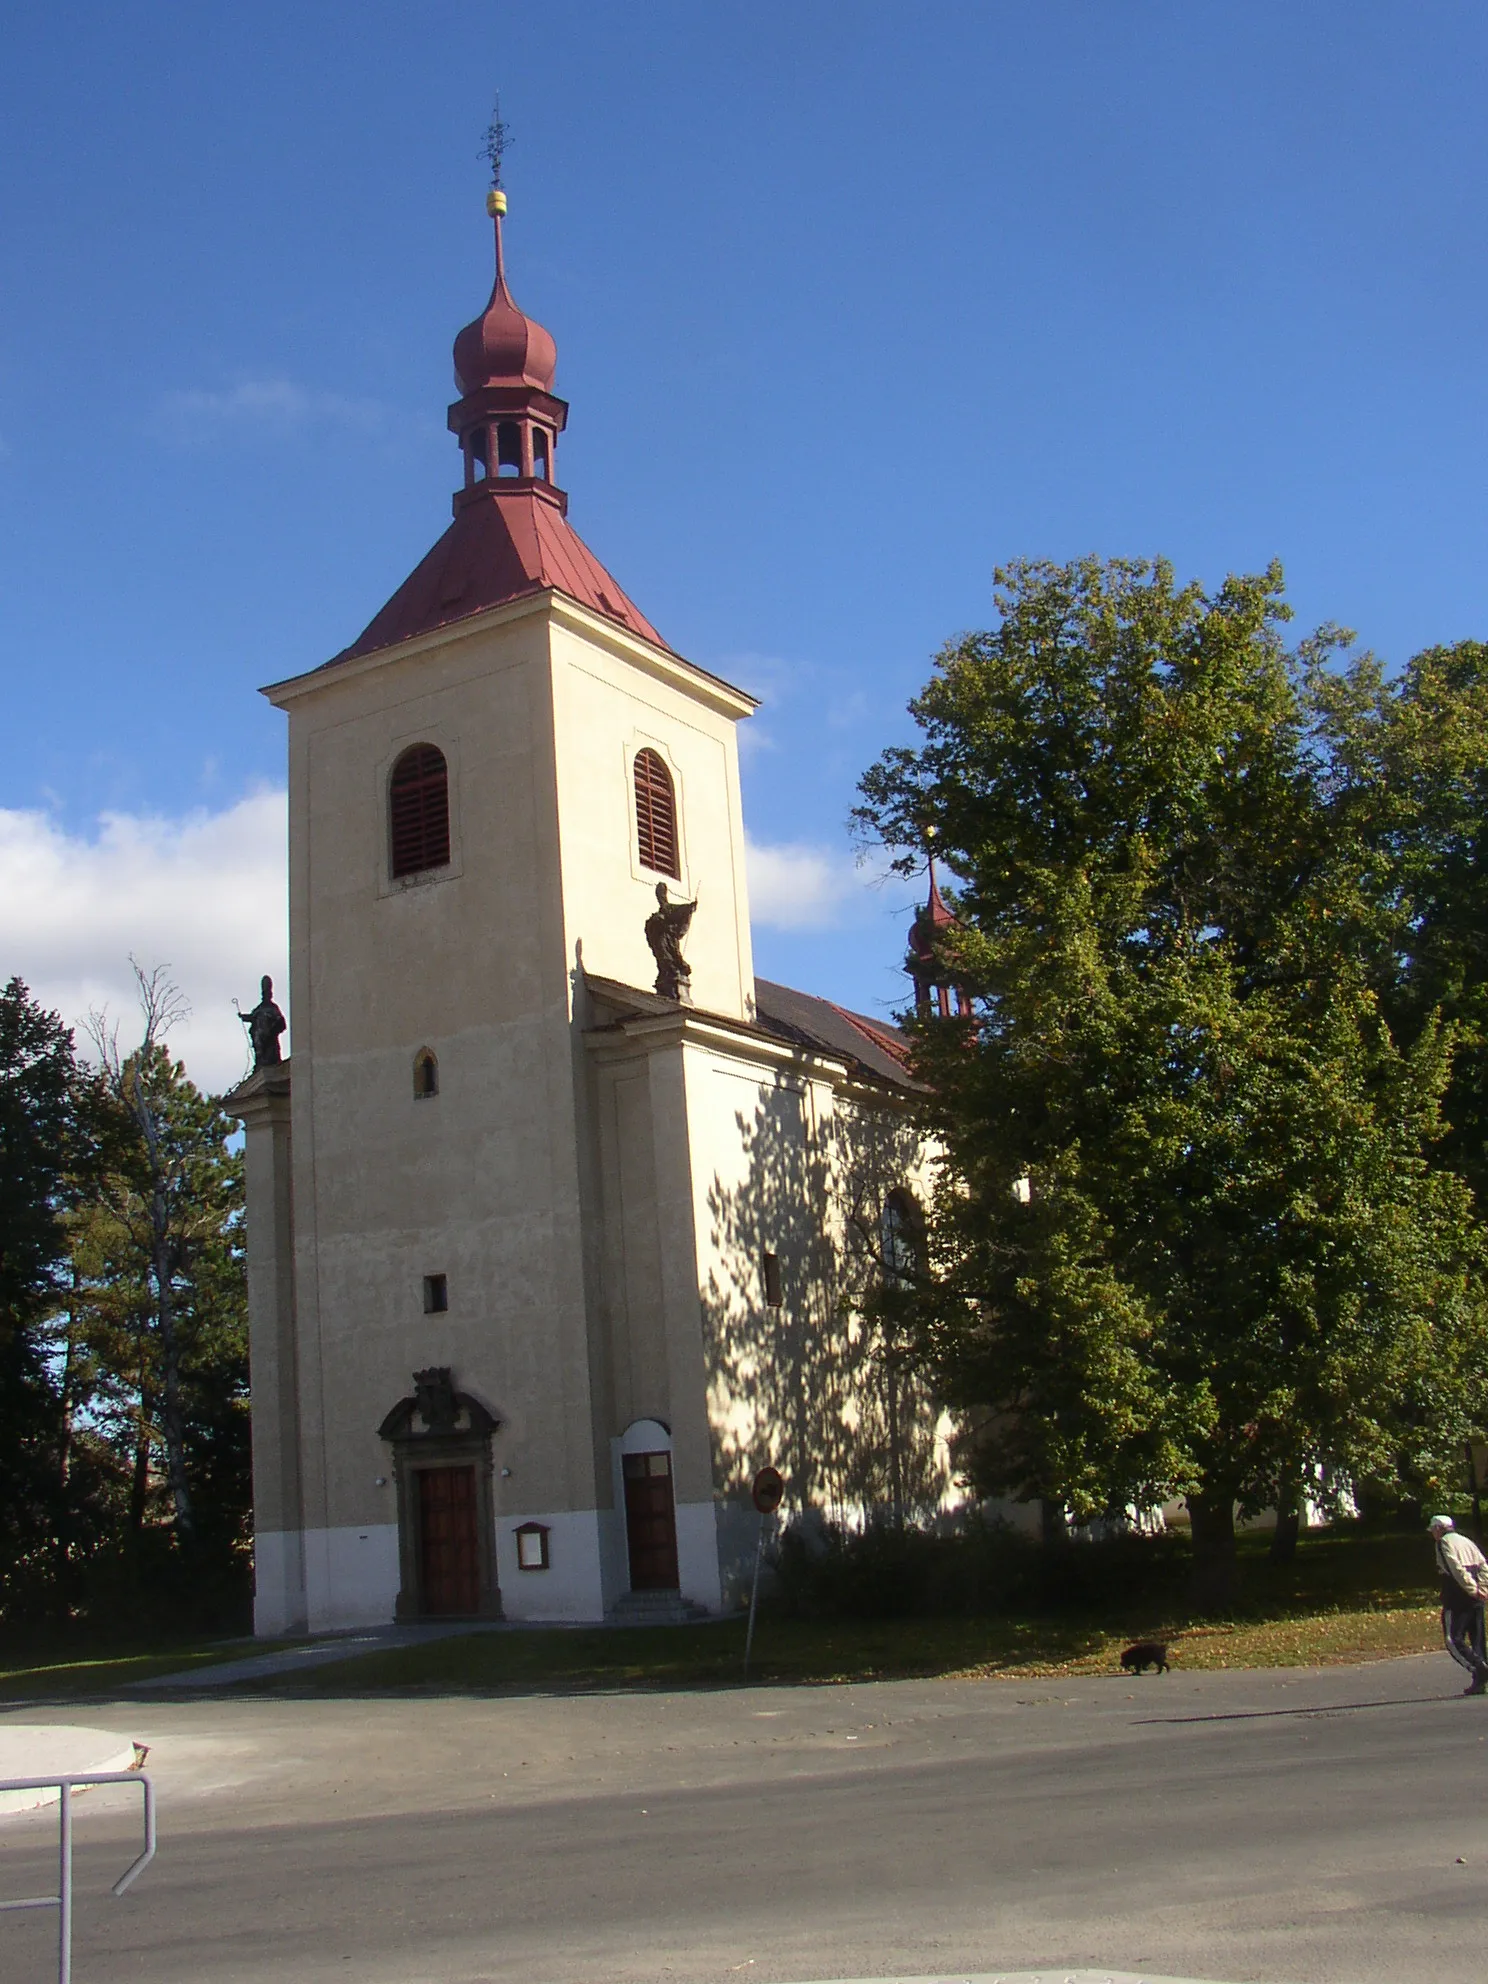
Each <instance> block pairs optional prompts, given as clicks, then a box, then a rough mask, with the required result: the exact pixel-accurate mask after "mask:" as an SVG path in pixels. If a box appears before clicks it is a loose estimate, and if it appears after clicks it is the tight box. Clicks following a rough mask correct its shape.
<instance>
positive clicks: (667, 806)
mask: <svg viewBox="0 0 1488 1984" xmlns="http://www.w3.org/2000/svg"><path fill="white" fill-rule="evenodd" d="M635 800H636V841H637V844H638V847H637V851H638V852H639V854H640V857H641V866H642V867H643V868H650V869H651V870H652V871H653V872H654V873H655V874H658V875H670V876H671V877H672V879H673V881H680V880H681V878H682V864H681V862H680V860H679V859H678V858H677V794H676V791H675V789H674V787H673V785H672V775H671V773H670V772H669V771H668V770H667V768H666V761H665V760H664V759H663V757H662V755H661V753H660V752H659V751H653V750H652V749H651V747H650V746H649V745H647V747H646V748H645V750H643V751H637V752H636V760H635Z"/></svg>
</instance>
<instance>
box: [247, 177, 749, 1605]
mask: <svg viewBox="0 0 1488 1984" xmlns="http://www.w3.org/2000/svg"><path fill="white" fill-rule="evenodd" d="M488 207H489V211H490V215H491V219H492V222H493V225H494V232H495V244H494V246H495V280H494V284H493V287H492V290H491V295H490V299H489V301H488V303H487V304H486V307H485V309H484V311H483V312H482V313H481V315H480V316H478V317H477V318H476V319H475V320H474V321H473V322H472V323H470V324H468V325H467V326H466V327H465V329H464V330H462V331H461V332H460V334H459V336H458V337H457V339H456V340H455V347H454V361H455V382H456V387H457V390H458V393H459V398H458V399H457V400H456V401H455V403H454V405H453V406H451V408H450V409H449V426H450V428H451V430H452V432H453V433H454V435H455V436H456V438H457V440H458V443H459V449H460V457H461V464H462V475H461V486H460V487H459V488H458V490H457V491H456V493H455V497H454V521H453V523H452V524H451V526H450V528H449V529H448V530H447V531H446V532H445V534H444V536H443V537H442V538H441V539H440V540H439V542H438V543H437V544H436V545H435V546H434V548H433V550H432V551H430V553H429V554H428V556H427V557H426V558H425V559H424V560H423V561H422V563H421V564H420V565H419V566H418V567H417V569H416V570H415V571H414V572H413V573H412V574H411V575H410V576H409V578H408V579H407V580H406V581H405V582H404V583H403V585H401V586H400V587H399V588H398V590H397V591H396V592H395V593H394V595H393V596H392V598H391V599H390V600H389V601H388V603H387V604H386V605H385V606H384V607H383V608H382V610H381V611H380V612H379V613H378V614H377V615H376V617H375V618H374V619H373V620H372V622H371V624H370V625H369V626H368V627H367V629H366V631H365V632H364V633H363V634H362V635H361V636H360V638H359V639H358V640H356V641H354V642H353V643H352V644H351V646H350V647H348V648H346V649H345V650H344V651H343V652H342V653H340V654H338V655H337V656H335V657H334V659H332V660H331V661H329V662H327V663H326V664H325V665H324V666H322V667H319V668H316V669H314V670H313V671H312V672H310V673H309V674H304V675H299V676H296V677H294V678H292V679H291V680H288V681H284V682H280V683H277V684H276V685H275V686H274V687H272V688H270V689H268V690H267V691H265V693H266V694H267V695H268V697H269V699H270V700H271V701H272V702H273V703H274V704H275V706H276V707H277V708H279V709H282V710H284V711H285V712H286V713H287V715H288V719H289V794H290V849H291V854H290V868H291V872H290V953H291V961H290V979H291V985H290V992H291V1011H292V1014H293V1023H294V1033H293V1055H292V1061H291V1062H290V1063H289V1064H286V1066H285V1067H284V1068H283V1069H282V1070H281V1069H274V1070H264V1071H262V1073H261V1074H255V1075H254V1076H253V1077H251V1078H250V1080H249V1082H248V1083H246V1084H245V1085H244V1087H243V1089H242V1090H241V1091H240V1092H239V1106H240V1108H241V1111H242V1114H243V1116H244V1120H245V1122H246V1123H247V1125H248V1143H249V1154H248V1164H249V1171H250V1193H251V1195H252V1199H253V1204H252V1206H251V1208H250V1221H251V1228H252V1231H251V1239H250V1253H251V1256H252V1258H251V1260H250V1284H251V1286H250V1305H251V1308H252V1312H253V1360H254V1428H255V1433H254V1438H255V1448H254V1467H255V1504H256V1530H257V1539H256V1559H257V1624H258V1630H259V1631H260V1632H275V1631H281V1630H293V1629H294V1628H296V1627H303V1626H308V1627H309V1628H311V1629H312V1630H313V1629H316V1628H319V1627H324V1626H330V1625H349V1624H355V1623H358V1622H361V1621H374V1620H381V1619H386V1618H388V1617H390V1616H391V1615H392V1611H393V1607H394V1604H395V1602H396V1604H397V1606H398V1609H399V1610H400V1612H402V1613H403V1614H405V1615H406V1614H409V1613H417V1612H419V1611H426V1610H445V1611H452V1612H456V1613H472V1614H481V1613H488V1614H490V1613H495V1612H497V1611H499V1610H501V1609H503V1606H504V1609H505V1610H506V1611H507V1612H508V1613H510V1612H512V1611H513V1610H517V1611H520V1610H521V1609H522V1605H521V1601H522V1599H523V1597H524V1595H527V1596H528V1598H529V1604H530V1607H531V1608H532V1609H534V1610H535V1613H536V1616H544V1617H565V1616H573V1617H598V1616H601V1614H602V1612H603V1610H604V1606H605V1603H606V1599H607V1596H608V1595H609V1593H610V1590H611V1587H613V1586H619V1587H620V1588H622V1589H623V1588H624V1585H625V1582H626V1579H625V1575H624V1571H625V1567H624V1565H623V1563H622V1562H620V1561H619V1560H618V1558H617V1548H618V1549H620V1550H621V1553H622V1554H623V1543H622V1545H620V1546H617V1545H616V1543H615V1539H614V1537H613V1535H612V1534H611V1535H608V1536H607V1535H606V1534H605V1533H604V1532H605V1513H606V1512H609V1517H610V1523H609V1527H610V1530H611V1531H613V1528H614V1522H613V1509H614V1503H615V1492H614V1480H613V1476H614V1471H615V1470H614V1466H613V1464H612V1463H613V1458H614V1457H613V1455H612V1451H611V1446H612V1439H613V1435H614V1430H615V1429H614V1428H613V1427H612V1420H613V1416H614V1414H613V1409H612V1405H613V1400H612V1392H613V1376H612V1373H611V1371H610V1369H609V1364H610V1361H611V1360H610V1356H609V1352H608V1349H607V1345H606V1342H605V1341H604V1318H603V1302H602V1299H601V1294H600V1290H599V1285H598V1284H599V1279H600V1276H601V1273H602V1264H601V1261H600V1258H599V1255H600V1252H601V1241H600V1239H599V1238H598V1233H599V1222H598V1220H597V1218H596V1216H595V1209H594V1206H593V1204H592V1201H593V1200H594V1199H595V1196H596V1194H597V1192H598V1190H599V1186H598V1183H597V1178H596V1175H595V1165H594V1162H593V1161H592V1159H591V1158H589V1157H587V1156H586V1152H587V1151H588V1150H589V1149H590V1148H591V1147H592V1145H593V1143H594V1141H595V1139H594V1136H593V1133H592V1126H591V1125H590V1123H589V1121H588V1118H589V1115H590V1113H591V1104H590V1101H589V1099H588V1095H587V1092H586V1080H585V1068H584V1057H583V1053H582V1049H581V1047H580V1045H579V1044H578V1043H579V1036H580V1033H581V1031H582V1029H583V1027H584V1026H585V1024H586V1023H587V1022H588V1021H589V1020H590V1018H591V1017H592V1014H591V1007H590V1001H589V994H588V991H587V985H588V983H589V981H591V980H593V979H595V978H600V979H608V980H612V981H617V982H620V983H623V984H625V985H628V986H639V987H643V988H645V987H649V986H650V985H651V983H652V980H653V978H654V977H655V976H656V974H657V969H658V967H657V961H656V958H655V957H654V956H653V954H652V950H651V947H650V946H649V944H648V940H647V922H648V918H650V917H651V916H652V915H653V914H654V912H655V911H656V909H657V903H658V897H657V888H658V884H663V885H665V887H666V889H667V891H668V894H669V898H670V899H671V900H672V901H674V902H675V901H680V902H682V903H692V902H694V901H696V902H698V903H699V905H700V906H699V908H698V910H697V911H696V913H695V915H694V918H693V920H692V924H691V928H690V930H689V931H688V933H687V942H686V962H687V965H688V966H689V967H690V973H691V979H690V993H691V999H692V1002H693V1003H694V1004H695V1005H696V1006H698V1007H706V1008H707V1009H708V1010H709V1011H710V1012H712V1013H715V1014H718V1015H721V1016H724V1017H726V1018H730V1019H733V1020H735V1021H747V1020H748V1018H749V1016H750V1014H751V1011H752V1006H753V992H754V979H753V966H752V960H751V954H750V939H749V906H748V897H747V893H746V884H745V874H744V843H743V825H742V817H741V810H740V797H739V773H738V753H737V746H736V742H735V726H736V724H737V723H738V721H739V720H740V719H741V718H743V717H746V716H748V715H749V714H750V712H751V711H752V710H753V708H754V707H755V705H754V702H753V700H752V699H751V698H750V697H748V696H747V695H744V694H743V693H741V692H740V691H739V690H737V689H734V688H731V687H730V686H729V685H728V684H727V683H725V682H722V681H720V680H718V679H717V678H716V677H715V676H712V675H710V674H708V673H707V672H706V671H705V670H703V669H701V668H698V667H696V666H694V665H693V664H692V663H690V662H688V661H686V660H685V659H684V658H683V657H682V656H680V655H678V654H677V653H675V652H674V651H673V650H672V649H671V648H670V647H668V646H667V644H666V642H665V641H664V640H663V639H662V637H661V636H660V635H659V634H658V633H657V631H656V629H655V628H654V627H652V626H651V624H650V622H649V621H648V620H647V619H646V618H645V617H644V615H643V614H642V613H641V612H640V611H639V610H638V609H637V608H636V607H635V606H634V605H633V604H632V602H631V601H630V600H629V599H628V598H627V597H626V595H625V593H624V592H623V591H622V590H621V588H620V587H619V586H618V585H617V584H616V582H615V580H614V579H613V578H612V577H611V576H610V575H609V573H608V572H607V571H606V570H605V569H604V567H603V566H602V565H601V564H600V563H599V561H598V560H597V559H596V558H595V557H594V555H593V553H592V552H591V551H590V550H589V549H588V547H587V546H586V545H585V544H584V543H583V541H582V539H580V538H579V536H578V535H577V533H576V532H575V531H574V530H573V528H572V526H571V525H570V524H569V522H568V498H567V496H566V495H565V493H564V491H563V489H562V488H561V487H560V484H559V479H558V476H559V437H560V435H561V434H562V433H563V430H564V427H565V425H566V423H567V418H568V408H567V405H566V404H565V402H564V401H563V400H562V399H560V398H558V397H557V395H556V392H555V373H556V357H557V354H556V348H555V345H554V341H553V339H552V338H551V336H550V335H549V334H548V332H547V331H546V330H544V329H543V327H542V326H541V325H540V324H537V323H535V322H534V321H533V320H532V319H531V318H530V317H528V316H526V315H525V314H524V313H523V312H522V311H521V310H520V309H518V307H517V305H516V304H515V302H514V301H513V299H512V295H511V291H510V289H509V287H508V282H507V274H506V264H505V243H504V240H503V226H504V218H505V209H506V200H505V196H504V195H503V194H501V193H500V192H493V193H492V194H491V195H490V197H489V201H488ZM684 989H686V988H684ZM291 1084H292V1087H291ZM657 1189H664V1187H659V1188H657ZM683 1196H684V1198H685V1197H686V1193H685V1191H684V1194H683ZM653 1444H654V1442H653ZM669 1465H670V1463H669ZM679 1471H680V1457H679ZM702 1473H703V1463H702V1458H701V1456H700V1457H699V1480H698V1482H697V1484H696V1493H697V1495H698V1496H700V1497H701V1496H709V1497H710V1496H711V1484H710V1481H708V1480H705V1479H703V1478H702ZM685 1492H686V1491H685V1486H684V1484H683V1483H682V1482H680V1481H679V1482H678V1483H677V1484H676V1494H677V1496H678V1499H679V1500H680V1499H681V1497H682V1496H683V1494H684V1493H685ZM524 1520H525V1522H526V1527H525V1529H524V1527H523V1523H524ZM684 1527H685V1525H684ZM518 1532H521V1533H520V1534H519V1533H518ZM607 1552H608V1556H607ZM524 1553H525V1555H526V1557H529V1558H531V1559H533V1563H532V1564H528V1563H526V1562H524V1561H521V1559H522V1557H523V1554H524ZM539 1557H540V1558H541V1559H542V1566H541V1567H542V1568H544V1569H546V1570H547V1572H548V1575H547V1576H546V1577H545V1578H543V1579H541V1580H538V1581H537V1582H538V1583H539V1584H540V1585H541V1592H540V1596H539V1595H538V1594H536V1593H531V1594H528V1589H527V1586H526V1585H524V1582H523V1576H522V1574H523V1572H524V1571H525V1570H527V1569H530V1568H538V1566H537V1563H536V1560H537V1558H539ZM701 1575H702V1600H703V1602H704V1603H706V1602H707V1600H708V1599H709V1597H712V1598H713V1600H714V1602H715V1603H716V1595H717V1572H716V1561H715V1564H714V1566H713V1567H712V1568H711V1570H710V1569H709V1568H708V1567H706V1566H705V1567H704V1570H703V1572H702V1574H701ZM684 1581H685V1580H684Z"/></svg>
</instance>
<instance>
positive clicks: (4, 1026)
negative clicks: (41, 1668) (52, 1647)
mask: <svg viewBox="0 0 1488 1984" xmlns="http://www.w3.org/2000/svg"><path fill="white" fill-rule="evenodd" d="M95 1100H96V1098H95V1094H94V1091H93V1088H92V1085H91V1084H90V1083H89V1081H88V1079H87V1077H86V1076H85V1075H84V1074H83V1072H82V1071H81V1070H80V1069H79V1067H78V1064H77V1062H76V1059H75V1057H74V1054H73V1039H72V1035H71V1033H70V1032H69V1031H68V1029H67V1028H66V1027H65V1026H64V1025H63V1024H62V1022H61V1020H60V1019H59V1018H58V1017H57V1015H56V1014H55V1013H50V1012H47V1011H46V1010H45V1009H44V1008H43V1007H41V1006H39V1005H38V1004H37V1003H36V1001H35V1000H34V999H33V998H32V997H31V995H30V993H29V992H28V991H27V989H26V987H25V985H24V984H22V982H21V980H20V979H19V978H12V979H11V980H10V982H9V983H8V984H7V985H6V986H5V988H4V990H3V992H0V1586H3V1588H4V1590H5V1592H6V1594H7V1609H10V1608H11V1606H12V1605H13V1603H14V1602H15V1601H16V1596H17V1592H18V1590H19V1589H21V1588H26V1589H29V1590H33V1591H34V1589H35V1587H36V1586H37V1585H38V1584H43V1585H46V1584H50V1583H51V1582H52V1581H53V1580H54V1578H55V1575H56V1571H57V1557H58V1553H59V1550H61V1549H64V1548H65V1534H66V1522H65V1498H64V1485H65V1484H64V1481H63V1453H62V1415H61V1410H60V1401H59V1397H58V1392H57V1387H56V1384H55V1382H54V1380H53V1377H52V1373H51V1370H50V1368H49V1360H48V1346H47V1339H46V1333H45V1328H44V1323H45V1318H46V1314H47V1311H48V1309H49V1307H50V1305H51V1303H52V1301H53V1300H54V1297H55V1293H56V1290H57V1288H58V1287H59V1285H60V1284H61V1280H62V1277H63V1274H64V1271H65V1260H66V1236H65V1227H64V1219H65V1214H66V1211H67V1207H68V1204H69V1202H70V1200H71V1198H72V1196H73V1193H74V1191H75V1188H76V1180H77V1178H78V1176H79V1174H80V1173H86V1171H87V1170H88V1168H89V1165H90V1163H91V1157H92V1145H93V1128H94V1120H93V1119H94V1109H93V1105H94V1102H95Z"/></svg>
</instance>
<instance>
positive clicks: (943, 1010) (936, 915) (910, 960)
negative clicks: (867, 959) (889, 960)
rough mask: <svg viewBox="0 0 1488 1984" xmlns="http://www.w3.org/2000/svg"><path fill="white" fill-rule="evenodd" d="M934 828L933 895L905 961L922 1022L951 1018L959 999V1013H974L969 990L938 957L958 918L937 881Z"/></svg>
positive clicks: (920, 912) (918, 917)
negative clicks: (949, 976)
mask: <svg viewBox="0 0 1488 1984" xmlns="http://www.w3.org/2000/svg"><path fill="white" fill-rule="evenodd" d="M934 832H935V830H934V828H933V827H931V828H927V829H926V834H925V838H926V842H927V848H926V865H927V867H928V868H929V871H930V894H929V898H928V899H927V901H926V902H925V903H924V904H923V906H922V907H921V908H919V909H917V910H916V911H915V920H914V922H913V923H912V924H911V925H910V928H909V956H908V957H907V958H906V959H905V960H904V969H905V970H906V971H907V972H908V973H909V975H910V977H911V978H912V979H913V980H914V989H915V1011H916V1012H917V1013H918V1014H919V1016H920V1017H921V1019H929V1018H930V1017H931V1016H932V1014H936V1013H938V1014H939V1016H940V1017H941V1019H943V1020H948V1019H950V1017H951V1002H952V999H953V998H954V1000H955V1010H956V1012H957V1013H958V1014H961V1015H965V1014H967V1013H969V1012H970V1011H971V1000H970V999H969V998H968V996H967V993H966V989H965V987H964V986H961V985H953V984H952V983H951V982H950V981H949V980H948V979H947V978H946V975H945V967H944V965H943V963H942V962H941V960H940V959H939V958H938V957H937V955H936V951H937V946H938V942H939V939H940V937H941V935H942V933H943V932H944V931H946V930H954V929H956V928H957V927H958V926H957V923H956V918H955V917H954V916H953V915H952V913H951V911H950V910H949V909H947V908H946V905H945V901H944V898H943V897H942V896H941V893H940V884H939V882H937V881H936V879H935V847H934V844H933V836H934Z"/></svg>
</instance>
